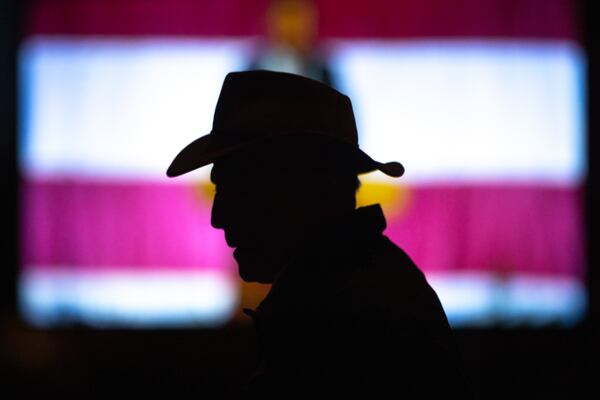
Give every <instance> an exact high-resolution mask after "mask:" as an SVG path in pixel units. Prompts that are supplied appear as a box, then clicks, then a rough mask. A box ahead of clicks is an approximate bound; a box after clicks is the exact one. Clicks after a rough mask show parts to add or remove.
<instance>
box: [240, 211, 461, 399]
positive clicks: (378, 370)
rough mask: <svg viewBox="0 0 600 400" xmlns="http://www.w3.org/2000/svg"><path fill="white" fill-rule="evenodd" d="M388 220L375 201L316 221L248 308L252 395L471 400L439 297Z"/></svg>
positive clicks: (249, 390) (249, 388)
mask: <svg viewBox="0 0 600 400" xmlns="http://www.w3.org/2000/svg"><path fill="white" fill-rule="evenodd" d="M385 226H386V222H385V218H384V216H383V213H382V211H381V208H380V206H379V205H373V206H368V207H363V208H359V209H356V210H354V211H353V212H351V213H349V214H347V215H345V216H344V217H340V218H337V219H335V220H331V221H328V222H327V223H325V224H321V225H319V226H318V227H315V229H314V230H311V232H312V233H311V234H310V235H308V237H307V238H306V240H305V241H304V242H303V243H302V245H301V246H299V249H300V250H299V251H297V253H296V254H295V256H294V257H293V258H292V260H291V261H290V262H289V263H288V264H287V265H286V266H285V267H284V268H283V269H282V270H281V272H280V273H279V275H278V276H277V278H276V279H275V282H274V283H273V286H272V288H271V291H270V292H269V294H268V295H267V297H266V298H265V299H264V300H263V301H262V303H261V304H260V305H259V307H258V308H257V309H256V311H253V310H249V309H245V310H244V311H245V312H246V314H248V315H249V316H251V317H252V319H253V320H254V324H255V327H256V332H257V337H258V342H259V343H258V344H259V353H260V357H261V362H260V365H259V367H258V369H257V371H256V374H255V376H254V377H253V378H252V379H251V381H250V382H249V384H248V393H249V395H250V396H249V397H250V398H255V397H264V396H265V395H267V396H268V395H278V396H281V398H290V397H305V396H307V395H309V396H318V395H324V394H326V395H333V396H336V397H339V396H342V395H352V396H356V395H361V394H362V395H365V396H368V397H369V398H417V397H419V398H423V397H424V396H429V395H444V396H449V395H460V396H461V397H463V398H464V397H465V395H466V394H467V393H466V392H465V390H466V389H465V382H464V379H463V377H462V375H461V372H460V367H459V363H458V359H457V354H456V349H455V344H454V339H453V335H452V331H451V329H450V326H449V325H448V321H447V318H446V315H445V313H444V310H443V308H442V306H441V304H440V302H439V300H438V297H437V295H436V293H435V292H434V290H433V289H432V288H431V286H430V285H429V284H428V283H427V281H426V279H425V277H424V275H423V273H422V272H421V271H420V270H419V269H418V268H417V266H416V265H415V264H414V263H413V262H412V260H411V259H410V258H409V257H408V256H407V255H406V253H405V252H404V251H402V250H401V249H400V248H399V247H398V246H396V245H395V244H394V243H393V242H391V241H390V240H389V239H388V238H387V237H386V236H384V235H383V233H382V232H383V230H384V229H385ZM467 397H468V396H467Z"/></svg>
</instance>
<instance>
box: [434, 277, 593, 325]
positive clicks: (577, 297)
mask: <svg viewBox="0 0 600 400" xmlns="http://www.w3.org/2000/svg"><path fill="white" fill-rule="evenodd" d="M427 279H428V281H429V283H430V284H431V286H432V287H433V288H434V290H435V291H436V293H437V294H438V297H439V298H440V301H441V302H442V305H443V306H444V310H445V311H446V314H447V316H448V320H449V321H450V323H451V325H452V326H454V327H462V326H490V325H500V326H507V327H509V326H515V325H523V326H543V325H545V324H562V325H564V326H571V325H573V324H575V323H577V322H580V321H581V320H582V319H583V318H584V316H585V312H586V308H587V294H586V293H587V290H586V288H585V284H584V283H583V282H582V281H580V280H578V279H575V278H566V277H551V276H537V275H512V276H505V277H498V276H494V275H491V274H486V273H483V272H481V273H475V272H471V273H462V272H461V273H452V274H450V273H443V274H429V275H428V276H427Z"/></svg>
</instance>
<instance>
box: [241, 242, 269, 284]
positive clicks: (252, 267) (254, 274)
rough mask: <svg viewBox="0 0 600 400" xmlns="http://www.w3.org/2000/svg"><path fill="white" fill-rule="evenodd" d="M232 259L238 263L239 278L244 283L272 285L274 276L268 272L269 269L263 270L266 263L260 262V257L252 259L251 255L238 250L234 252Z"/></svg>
mask: <svg viewBox="0 0 600 400" xmlns="http://www.w3.org/2000/svg"><path fill="white" fill-rule="evenodd" d="M234 257H235V259H236V261H237V263H238V269H239V273H240V278H242V280H243V281H244V282H249V283H266V284H270V283H273V278H274V276H275V274H273V273H272V272H270V270H269V268H265V266H266V265H267V263H266V262H264V261H262V258H261V257H253V254H250V253H248V252H245V251H238V250H236V251H235V252H234Z"/></svg>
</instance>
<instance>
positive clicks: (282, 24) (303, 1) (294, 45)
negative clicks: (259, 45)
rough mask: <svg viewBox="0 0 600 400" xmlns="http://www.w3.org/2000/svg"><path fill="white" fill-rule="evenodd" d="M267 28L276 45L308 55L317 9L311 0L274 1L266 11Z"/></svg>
mask: <svg viewBox="0 0 600 400" xmlns="http://www.w3.org/2000/svg"><path fill="white" fill-rule="evenodd" d="M267 27H268V34H269V38H270V39H271V40H272V41H273V42H274V43H275V44H276V45H279V46H285V47H289V48H291V49H293V50H294V51H296V52H298V53H300V54H306V53H309V52H310V51H311V49H312V47H313V44H314V39H315V36H316V31H317V9H316V7H315V5H314V3H313V1H311V0H274V1H272V3H271V4H270V6H269V8H268V10H267Z"/></svg>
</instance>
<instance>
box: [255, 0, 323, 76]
mask: <svg viewBox="0 0 600 400" xmlns="http://www.w3.org/2000/svg"><path fill="white" fill-rule="evenodd" d="M266 20H267V21H266V22H267V34H268V37H267V38H266V42H265V43H262V44H261V45H260V46H259V48H258V50H257V52H256V54H255V56H254V58H253V60H252V61H251V63H250V65H249V67H248V69H250V70H255V69H264V70H270V71H280V72H289V73H292V74H297V75H302V76H306V77H308V78H312V79H314V80H317V81H320V82H323V83H325V84H326V85H329V86H332V87H333V86H335V82H334V79H333V77H332V73H331V69H330V67H329V65H328V63H327V60H326V56H325V55H324V54H323V53H322V52H321V51H320V50H318V49H317V48H316V46H315V39H316V33H317V21H318V11H317V8H316V6H315V5H314V3H313V1H312V0H274V1H272V3H271V5H270V7H269V8H268V10H267V15H266Z"/></svg>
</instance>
